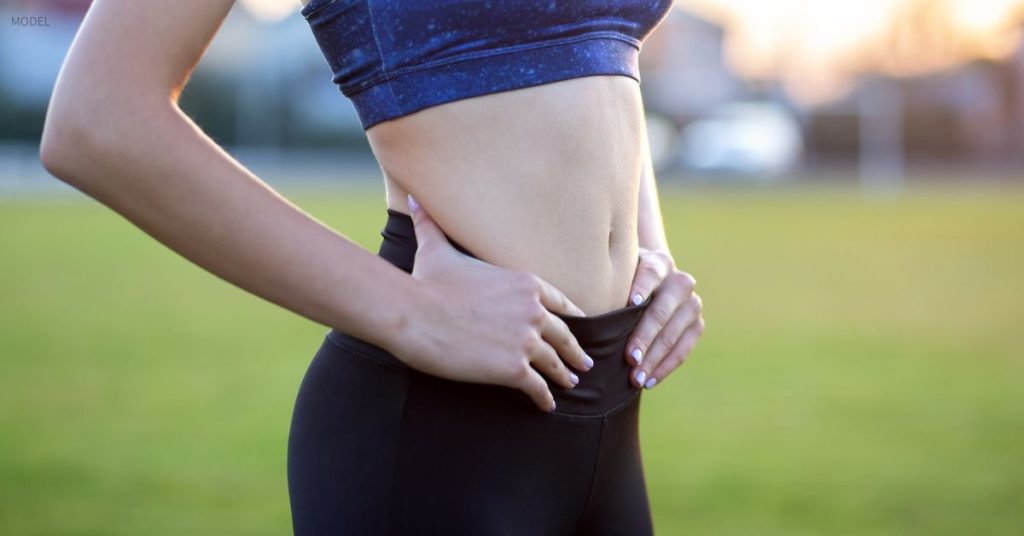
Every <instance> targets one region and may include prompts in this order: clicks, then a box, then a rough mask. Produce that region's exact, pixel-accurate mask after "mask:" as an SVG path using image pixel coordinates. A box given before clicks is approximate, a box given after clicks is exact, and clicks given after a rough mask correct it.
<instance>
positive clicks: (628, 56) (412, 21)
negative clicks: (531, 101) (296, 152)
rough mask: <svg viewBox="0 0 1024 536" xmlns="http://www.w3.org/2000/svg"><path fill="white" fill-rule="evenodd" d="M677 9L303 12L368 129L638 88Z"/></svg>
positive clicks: (630, 2)
mask: <svg viewBox="0 0 1024 536" xmlns="http://www.w3.org/2000/svg"><path fill="white" fill-rule="evenodd" d="M672 2H673V0H462V1H457V0H405V1H403V0H311V1H310V2H309V3H308V4H306V5H305V6H303V8H302V10H301V11H300V13H301V15H302V17H303V18H305V20H306V22H308V23H309V26H310V28H311V29H312V31H313V36H314V38H315V39H316V41H317V44H318V45H319V46H320V50H321V51H322V52H323V54H324V57H325V58H326V59H327V64H328V66H329V67H330V69H331V71H332V72H333V74H334V76H333V78H332V81H333V82H334V83H335V84H337V85H338V88H339V89H340V90H341V93H342V94H343V95H345V96H346V97H348V98H349V99H351V101H352V103H353V104H354V105H355V109H356V112H357V113H358V115H359V120H360V122H361V123H362V127H363V129H364V130H366V129H369V128H370V127H372V126H373V125H375V124H377V123H379V122H381V121H387V120H389V119H395V118H398V117H401V116H404V115H408V114H411V113H413V112H415V111H418V110H422V109H423V108H427V107H430V106H435V105H438V104H442V103H445V102H451V101H455V100H459V99H465V98H469V97H475V96H479V95H486V94H488V93H497V92H501V91H508V90H512V89H518V88H524V87H529V86H536V85H541V84H547V83H551V82H556V81H559V80H566V79H569V78H579V77H583V76H591V75H602V74H603V75H608V74H610V75H623V76H628V77H631V78H633V79H635V80H636V81H637V83H639V82H640V73H639V70H638V63H637V61H638V53H639V52H640V47H641V45H642V43H643V41H644V40H645V39H646V38H647V36H648V35H649V34H650V33H651V32H652V31H653V30H654V28H655V27H657V25H658V24H659V23H660V22H661V21H662V20H663V19H664V18H665V17H666V16H667V15H668V12H669V10H670V9H671V8H672Z"/></svg>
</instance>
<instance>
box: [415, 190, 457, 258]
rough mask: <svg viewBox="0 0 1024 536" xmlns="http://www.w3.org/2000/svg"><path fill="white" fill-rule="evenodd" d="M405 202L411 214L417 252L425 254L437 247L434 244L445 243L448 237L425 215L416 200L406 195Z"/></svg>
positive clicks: (424, 211)
mask: <svg viewBox="0 0 1024 536" xmlns="http://www.w3.org/2000/svg"><path fill="white" fill-rule="evenodd" d="M406 201H407V202H408V204H409V210H410V212H412V223H413V230H414V231H415V232H416V245H417V252H420V251H424V252H425V251H427V250H429V249H432V248H434V247H437V246H436V244H444V243H447V242H448V237H447V236H445V234H444V232H443V231H442V230H441V228H440V227H438V225H437V223H436V222H435V221H434V219H433V218H431V217H430V215H429V214H427V211H426V210H425V209H424V208H423V207H422V206H420V204H419V203H417V202H416V199H415V198H413V196H412V194H408V198H407V200H406Z"/></svg>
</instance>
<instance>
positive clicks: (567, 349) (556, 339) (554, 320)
mask: <svg viewBox="0 0 1024 536" xmlns="http://www.w3.org/2000/svg"><path fill="white" fill-rule="evenodd" d="M545 313H546V316H545V320H544V325H543V326H542V327H541V337H543V338H544V340H545V341H547V343H548V344H550V345H551V346H552V347H553V348H554V351H555V352H557V353H558V356H559V357H560V358H561V359H560V361H564V362H566V363H569V364H570V365H572V366H573V367H575V368H576V370H582V371H588V370H590V368H591V367H593V366H594V360H593V359H592V358H591V357H590V356H588V355H587V353H586V352H585V351H584V350H583V347H581V346H580V343H579V341H577V340H576V336H575V335H573V334H572V332H571V331H569V326H567V325H565V322H563V321H562V319H561V318H558V317H557V316H555V315H554V314H553V313H550V312H547V311H545ZM566 370H567V371H568V369H566Z"/></svg>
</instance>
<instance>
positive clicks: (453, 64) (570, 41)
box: [339, 32, 640, 130]
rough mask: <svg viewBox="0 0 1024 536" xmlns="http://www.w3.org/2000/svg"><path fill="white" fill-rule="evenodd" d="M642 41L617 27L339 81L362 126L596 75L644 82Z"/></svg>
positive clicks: (365, 126) (342, 91) (367, 127)
mask: <svg viewBox="0 0 1024 536" xmlns="http://www.w3.org/2000/svg"><path fill="white" fill-rule="evenodd" d="M639 52H640V44H639V43H637V42H636V41H635V40H633V39H631V38H629V37H628V36H623V35H622V34H619V33H615V32H590V33H587V34H584V35H579V36H573V37H568V38H562V39H557V40H550V41H544V42H538V43H528V44H520V45H513V46H507V47H502V48H500V49H493V50H487V51H484V53H467V54H463V55H459V56H453V57H451V58H445V59H443V60H437V61H434V62H431V63H425V64H419V65H415V66H409V67H406V68H403V69H400V70H397V71H389V72H388V73H387V74H386V75H383V76H378V77H376V78H375V79H374V80H372V81H362V82H361V83H360V84H359V86H358V89H354V88H352V87H351V86H350V87H342V86H339V89H340V90H341V93H342V94H344V95H345V96H346V97H348V98H349V99H350V100H351V101H352V104H353V105H354V106H355V108H356V113H357V114H358V116H359V120H360V123H361V125H362V128H363V130H368V129H369V128H370V127H372V126H374V125H376V124H377V123H380V122H382V121H387V120H390V119H395V118H397V117H401V116H404V115H408V114H410V113H413V112H416V111H419V110H421V109H424V108H428V107H431V106H436V105H439V104H443V103H446V102H451V101H455V100H460V99H465V98H470V97H476V96H482V95H486V94H490V93H499V92H503V91H510V90H513V89H521V88H526V87H531V86H537V85H542V84H548V83H552V82H557V81H561V80H567V79H571V78H582V77H585V76H595V75H621V76H627V77H630V78H632V79H634V80H636V82H637V83H640V73H639V69H638V54H639Z"/></svg>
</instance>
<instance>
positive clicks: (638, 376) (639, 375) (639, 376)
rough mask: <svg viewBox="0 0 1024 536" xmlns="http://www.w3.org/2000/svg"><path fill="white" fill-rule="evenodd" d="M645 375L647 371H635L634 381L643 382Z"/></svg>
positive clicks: (641, 383)
mask: <svg viewBox="0 0 1024 536" xmlns="http://www.w3.org/2000/svg"><path fill="white" fill-rule="evenodd" d="M646 377H647V373H645V372H644V371H642V370H641V371H640V372H637V373H636V383H639V384H640V385H643V384H644V378H646Z"/></svg>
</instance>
